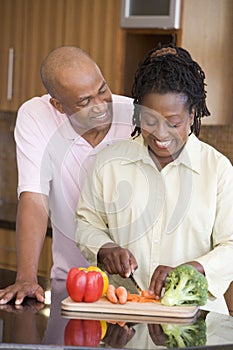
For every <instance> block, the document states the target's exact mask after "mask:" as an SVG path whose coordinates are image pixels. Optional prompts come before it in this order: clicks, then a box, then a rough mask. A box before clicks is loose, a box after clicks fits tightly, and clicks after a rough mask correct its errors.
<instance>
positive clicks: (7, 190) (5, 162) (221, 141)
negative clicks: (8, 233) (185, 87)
mask: <svg viewBox="0 0 233 350" xmlns="http://www.w3.org/2000/svg"><path fill="white" fill-rule="evenodd" d="M15 119H16V114H15V113H7V112H0V204H1V203H3V202H5V203H16V202H17V167H16V157H15V142H14V138H13V132H14V125H15ZM232 134H233V124H232V125H226V126H225V125H224V126H220V125H219V126H206V125H205V126H202V129H201V134H200V139H201V140H203V141H205V142H207V143H209V144H210V145H212V146H214V147H215V148H216V149H218V150H219V151H220V152H222V153H223V154H225V155H226V156H227V157H228V158H229V159H230V160H231V162H232V164H233V136H232Z"/></svg>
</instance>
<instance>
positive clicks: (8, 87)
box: [7, 47, 14, 101]
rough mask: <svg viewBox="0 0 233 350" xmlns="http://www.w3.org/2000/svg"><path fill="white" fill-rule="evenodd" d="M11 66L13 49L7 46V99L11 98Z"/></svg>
mask: <svg viewBox="0 0 233 350" xmlns="http://www.w3.org/2000/svg"><path fill="white" fill-rule="evenodd" d="M13 67H14V49H13V47H11V48H9V56H8V82H7V100H8V101H10V100H12V95H13Z"/></svg>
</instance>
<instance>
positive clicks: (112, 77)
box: [64, 0, 124, 93]
mask: <svg viewBox="0 0 233 350" xmlns="http://www.w3.org/2000/svg"><path fill="white" fill-rule="evenodd" d="M65 3H66V11H65V13H64V23H65V24H64V45H75V46H79V47H81V48H82V49H84V50H85V51H87V52H88V53H89V54H90V56H91V57H92V58H93V59H94V60H95V61H96V62H97V64H98V65H99V67H100V69H101V71H102V73H103V76H104V77H105V79H106V81H107V82H108V85H109V86H110V88H111V90H112V92H114V93H120V92H121V87H122V75H123V72H124V69H123V67H122V64H123V61H122V50H123V42H122V40H123V32H122V30H121V28H120V4H121V0H66V1H65Z"/></svg>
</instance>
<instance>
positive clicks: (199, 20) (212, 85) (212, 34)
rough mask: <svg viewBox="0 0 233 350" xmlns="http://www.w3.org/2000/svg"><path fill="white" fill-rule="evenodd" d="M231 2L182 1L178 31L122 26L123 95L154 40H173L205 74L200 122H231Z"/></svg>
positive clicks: (129, 86) (232, 73)
mask: <svg viewBox="0 0 233 350" xmlns="http://www.w3.org/2000/svg"><path fill="white" fill-rule="evenodd" d="M232 13H233V1H232V0H182V9H181V28H180V29H179V30H169V31H168V30H158V29H151V28H150V29H134V30H133V29H123V34H124V35H123V49H122V59H123V65H122V66H123V77H122V91H121V93H123V94H127V95H129V94H130V89H131V86H132V82H133V76H134V72H135V69H136V67H137V63H138V62H139V60H141V59H142V58H143V57H144V55H145V53H146V52H147V51H148V50H149V49H151V48H153V47H154V46H156V45H157V43H158V42H161V43H167V42H169V41H170V42H171V41H175V42H176V43H177V44H178V45H179V46H182V47H184V48H186V49H187V50H188V51H189V52H190V53H191V55H192V57H193V59H194V60H196V61H197V62H198V63H199V64H200V65H201V67H202V68H203V70H204V71H205V73H206V82H207V104H208V107H209V110H210V112H211V117H209V118H203V124H211V125H217V124H218V125H220V124H230V123H232V121H233V116H232V106H231V102H232V100H233V80H232V77H233V64H232V57H233V45H232V42H231V41H232V37H233V20H232Z"/></svg>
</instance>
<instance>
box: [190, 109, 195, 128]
mask: <svg viewBox="0 0 233 350" xmlns="http://www.w3.org/2000/svg"><path fill="white" fill-rule="evenodd" d="M194 116H195V110H194V108H192V111H191V113H190V126H191V125H193V123H194Z"/></svg>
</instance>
